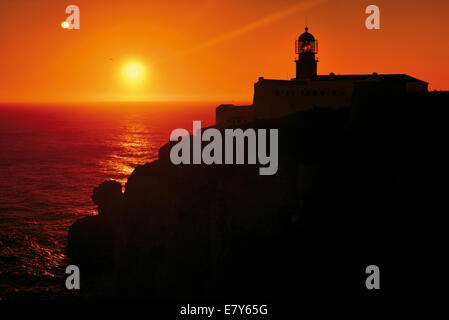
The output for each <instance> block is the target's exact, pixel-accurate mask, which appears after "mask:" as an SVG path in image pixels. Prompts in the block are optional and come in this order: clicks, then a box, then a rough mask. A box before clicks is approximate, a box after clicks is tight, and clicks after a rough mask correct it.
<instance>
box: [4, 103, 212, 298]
mask: <svg viewBox="0 0 449 320" xmlns="http://www.w3.org/2000/svg"><path fill="white" fill-rule="evenodd" d="M216 106H217V104H216V103H126V104H125V103H122V104H118V103H110V104H108V103H104V104H97V105H89V104H79V105H76V104H74V105H59V104H51V105H39V104H33V105H13V104H2V105H0V299H2V300H9V299H21V298H25V299H35V298H37V299H53V298H61V297H63V298H69V299H70V296H71V291H69V290H67V289H65V284H64V283H65V277H66V275H65V273H64V271H65V267H66V266H67V264H68V263H69V261H68V258H67V256H66V254H65V246H66V241H67V231H68V228H69V226H70V225H71V224H72V223H73V222H74V221H75V220H77V219H79V218H81V217H84V216H87V215H93V214H96V210H95V209H96V208H95V206H94V204H93V203H92V201H91V199H90V196H91V194H92V189H93V188H94V187H96V186H97V185H98V184H99V183H101V182H102V181H104V180H107V179H115V180H117V181H119V182H121V183H122V185H123V186H124V184H125V182H126V179H127V177H128V175H129V174H131V172H132V171H133V169H134V167H135V166H136V165H139V164H144V163H146V162H150V161H152V160H155V159H157V154H158V149H159V147H161V146H162V145H163V144H164V143H166V142H167V141H168V140H169V135H170V132H171V130H173V129H175V128H186V129H188V130H189V131H191V128H192V120H202V125H203V126H208V125H211V124H213V123H214V122H215V107H216Z"/></svg>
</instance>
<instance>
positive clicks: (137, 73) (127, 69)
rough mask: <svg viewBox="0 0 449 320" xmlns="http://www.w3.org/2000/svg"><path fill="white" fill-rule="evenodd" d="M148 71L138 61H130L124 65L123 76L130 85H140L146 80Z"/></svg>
mask: <svg viewBox="0 0 449 320" xmlns="http://www.w3.org/2000/svg"><path fill="white" fill-rule="evenodd" d="M145 75H146V69H145V67H144V65H143V64H141V63H140V62H137V61H130V62H127V63H125V64H124V65H123V69H122V76H123V79H124V80H125V82H126V83H128V84H138V83H141V82H142V81H143V80H144V79H145Z"/></svg>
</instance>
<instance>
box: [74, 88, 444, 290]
mask: <svg viewBox="0 0 449 320" xmlns="http://www.w3.org/2000/svg"><path fill="white" fill-rule="evenodd" d="M447 101H448V99H447V97H441V96H438V97H434V96H432V95H429V94H416V95H412V96H398V97H390V98H389V99H388V100H385V99H384V100H380V98H378V99H377V100H376V98H373V99H372V100H370V101H359V102H358V103H355V107H354V109H353V110H326V109H320V110H310V111H307V112H302V113H298V114H295V115H291V116H288V117H285V118H283V119H281V120H279V121H270V122H263V123H262V122H260V123H253V124H252V125H251V127H254V128H279V135H280V136H279V170H278V173H277V174H276V175H273V176H260V175H259V174H258V166H248V165H231V166H225V165H213V166H206V165H181V166H174V165H172V164H171V163H170V161H169V159H168V152H169V150H170V147H171V145H170V144H167V145H166V146H164V147H162V148H161V150H160V155H159V160H158V161H155V162H152V163H148V164H146V165H143V166H138V167H137V168H136V169H135V170H134V172H133V173H132V175H131V176H130V177H129V178H128V182H127V184H126V186H125V192H124V194H123V195H122V193H121V186H120V187H119V186H118V185H117V183H114V182H105V183H104V184H102V185H100V186H99V188H98V189H96V190H95V191H94V196H93V200H94V201H95V203H97V205H98V206H99V213H100V214H99V215H98V216H93V217H87V218H83V219H81V220H79V221H77V222H76V223H75V224H74V225H73V226H72V227H71V228H70V230H69V247H68V249H69V254H70V256H71V257H72V259H73V260H74V261H75V262H76V261H81V262H84V263H86V262H88V263H87V264H88V265H89V266H90V267H89V268H90V270H91V272H92V273H95V272H97V273H98V272H99V270H102V269H101V268H100V267H99V266H102V265H108V266H110V268H111V269H112V270H113V272H112V273H111V278H110V281H109V283H112V286H113V287H114V295H115V296H116V297H140V298H142V297H146V298H161V297H162V298H182V297H188V298H191V299H193V298H205V297H208V298H223V297H227V298H233V299H237V298H239V297H240V298H249V297H250V298H254V299H256V298H265V299H275V298H298V297H311V296H312V297H342V296H364V295H373V294H377V295H392V296H394V295H396V294H406V295H413V294H415V293H416V292H417V290H421V289H422V286H424V285H426V283H427V282H429V280H428V279H427V280H426V281H422V279H421V277H420V276H419V275H421V274H422V273H424V272H427V271H429V270H428V269H429V263H434V262H435V260H436V259H437V257H438V256H439V255H438V254H436V252H437V248H438V247H437V245H436V244H437V243H439V241H440V239H438V237H439V233H437V232H429V230H433V228H434V227H435V225H436V224H438V223H436V221H437V220H438V218H439V217H440V216H441V215H443V212H447V209H448V198H447V194H448V186H447V184H446V183H445V181H447V178H448V171H449V170H448V163H449V159H448V150H449V147H448V145H449V143H448V141H449V139H448V130H447V126H446V123H445V122H446V120H445V119H447V115H448V112H447ZM371 264H375V265H378V266H379V267H380V269H381V270H382V279H383V280H382V288H383V290H380V291H379V292H372V291H369V290H366V287H365V279H366V276H367V275H366V274H365V269H366V267H367V266H368V265H371ZM100 272H101V271H100ZM426 274H429V273H428V272H427V273H426ZM411 278H413V279H414V280H413V281H411V280H410V279H411ZM97 292H99V295H100V296H101V292H102V291H101V288H100V290H97ZM104 293H105V295H106V292H104ZM109 293H110V292H108V293H107V294H109Z"/></svg>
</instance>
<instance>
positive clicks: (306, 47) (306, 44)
mask: <svg viewBox="0 0 449 320" xmlns="http://www.w3.org/2000/svg"><path fill="white" fill-rule="evenodd" d="M295 52H296V54H297V55H298V59H296V60H295V62H296V79H312V78H314V77H316V65H317V62H318V60H317V59H316V58H315V55H316V54H317V53H318V40H315V37H314V36H313V35H312V34H311V33H309V28H307V27H306V32H304V33H303V34H301V35H300V36H299V38H298V40H296V42H295Z"/></svg>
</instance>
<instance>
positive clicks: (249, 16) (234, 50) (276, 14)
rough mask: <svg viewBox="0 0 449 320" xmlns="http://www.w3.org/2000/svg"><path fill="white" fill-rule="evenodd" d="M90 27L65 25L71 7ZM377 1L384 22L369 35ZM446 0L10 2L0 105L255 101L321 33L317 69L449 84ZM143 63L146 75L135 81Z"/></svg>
mask: <svg viewBox="0 0 449 320" xmlns="http://www.w3.org/2000/svg"><path fill="white" fill-rule="evenodd" d="M70 4H76V5H78V6H79V8H80V12H81V29H80V30H64V29H62V28H61V22H62V21H63V20H65V18H66V16H67V15H66V14H65V8H66V6H67V5H70ZM369 4H376V5H378V6H379V7H380V9H381V29H380V30H367V29H366V28H365V22H364V21H365V19H366V17H367V15H366V14H365V13H364V12H365V8H366V6H367V5H369ZM448 12H449V1H447V0H427V1H411V0H408V1H406V0H394V1H393V0H388V1H387V0H370V1H360V0H358V1H356V0H240V1H237V0H227V1H221V0H189V1H186V0H182V1H181V0H169V1H162V0H126V1H112V0H95V1H93V0H70V1H61V0H53V1H50V0H39V1H36V0H2V1H1V2H0V70H1V72H2V76H1V77H0V101H1V102H12V101H15V102H47V101H48V102H60V101H65V102H76V101H97V100H102V101H117V100H119V101H126V100H159V101H160V100H170V101H177V100H185V101H199V100H203V101H208V100H209V101H221V102H237V101H251V100H252V92H253V84H254V82H255V81H257V78H258V77H259V76H264V77H266V78H279V79H289V78H292V77H294V73H295V64H294V62H293V60H294V41H295V39H296V38H297V37H298V36H299V34H300V33H302V32H303V30H304V24H305V21H306V16H307V20H308V25H309V28H310V30H309V31H310V32H311V33H312V34H314V35H315V37H316V38H317V39H318V40H319V55H318V57H319V60H320V62H319V63H318V73H320V74H328V73H330V72H335V73H340V74H349V73H372V72H378V73H408V74H410V75H412V76H415V77H418V78H421V79H423V80H425V81H428V82H430V88H431V89H438V90H448V89H449V72H448V71H449V62H448V57H449V33H448V31H449V18H448V17H447V14H448ZM130 60H138V61H139V62H140V63H142V64H143V65H145V66H146V67H147V69H148V77H147V80H146V81H144V82H142V83H141V84H140V85H138V86H134V87H132V86H128V85H126V83H124V81H123V79H122V76H121V68H122V66H123V65H124V64H125V63H126V62H127V61H130Z"/></svg>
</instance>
